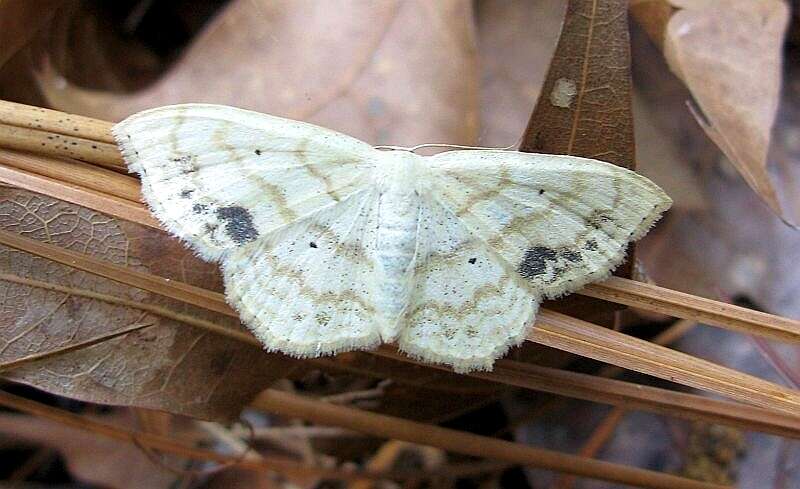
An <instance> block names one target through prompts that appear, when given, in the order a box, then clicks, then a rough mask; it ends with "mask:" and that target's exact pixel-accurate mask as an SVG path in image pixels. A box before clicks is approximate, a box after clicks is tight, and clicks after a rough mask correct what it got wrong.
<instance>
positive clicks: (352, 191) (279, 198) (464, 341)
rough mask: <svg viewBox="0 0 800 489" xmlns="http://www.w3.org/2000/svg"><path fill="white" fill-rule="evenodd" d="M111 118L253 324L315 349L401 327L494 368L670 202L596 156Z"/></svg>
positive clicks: (292, 128)
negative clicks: (541, 309) (376, 143)
mask: <svg viewBox="0 0 800 489" xmlns="http://www.w3.org/2000/svg"><path fill="white" fill-rule="evenodd" d="M113 132H114V135H115V138H116V139H117V141H118V144H119V146H120V148H121V150H122V153H123V156H124V158H125V161H126V162H127V164H128V166H129V168H130V169H131V170H132V171H134V172H136V173H138V174H139V175H140V176H141V180H142V192H143V195H144V197H145V200H146V201H147V203H148V204H149V206H150V208H151V210H152V211H153V213H154V215H155V216H156V217H157V218H158V219H159V220H160V221H161V222H162V223H163V224H164V226H165V227H166V228H167V229H168V230H169V231H170V232H171V233H172V234H174V235H176V236H177V237H179V238H181V239H183V240H184V241H186V242H187V243H188V244H189V245H190V246H191V247H192V248H193V249H194V250H195V251H196V252H197V253H198V254H199V255H201V256H202V257H204V258H205V259H207V260H214V261H218V262H220V264H221V266H222V270H223V275H224V278H225V290H226V297H227V299H228V301H229V302H230V303H231V304H232V305H233V306H234V307H235V308H236V309H237V310H238V311H239V314H240V317H241V319H242V321H243V323H244V324H246V325H247V326H248V327H249V328H250V329H251V331H253V333H254V334H255V336H257V337H258V338H259V339H260V340H261V341H262V342H263V343H264V345H265V347H266V348H268V349H270V350H279V351H283V352H286V353H289V354H292V355H295V356H299V357H309V356H312V357H313V356H319V355H323V354H330V353H336V352H340V351H347V350H352V349H365V348H371V347H374V346H376V345H378V344H379V343H381V342H389V341H396V342H397V344H398V346H399V347H400V349H401V350H403V351H406V352H408V353H409V354H410V355H412V356H414V357H417V358H420V359H422V360H425V361H429V362H438V363H445V364H447V365H450V366H452V367H453V368H454V369H455V370H457V371H462V372H466V371H470V370H475V369H491V366H492V364H493V362H494V360H495V359H496V358H498V357H500V356H502V355H503V354H504V353H505V352H506V351H507V350H508V348H509V347H511V346H513V345H516V344H519V343H520V342H521V341H523V339H524V337H525V334H526V332H527V330H528V328H529V327H531V326H532V323H533V319H534V316H535V314H536V311H537V308H538V305H539V303H540V302H541V300H542V299H543V298H546V297H556V296H559V295H562V294H565V293H569V292H572V291H575V290H577V289H578V288H580V287H581V286H582V285H584V284H586V283H587V282H590V281H593V280H598V279H601V278H603V277H605V276H606V275H608V274H609V273H610V271H611V270H612V269H613V268H614V267H615V266H616V265H617V264H618V263H619V262H620V261H621V260H622V259H623V257H624V253H625V248H626V246H627V243H628V242H629V241H631V240H634V239H638V238H639V237H641V236H642V235H643V234H644V233H645V232H646V231H647V229H648V228H649V227H650V226H652V224H653V223H654V222H655V221H656V220H657V219H658V217H659V216H660V215H661V213H662V212H663V211H664V210H666V209H667V208H668V207H669V205H670V200H669V198H668V197H667V196H666V195H665V194H664V193H663V192H662V191H661V190H660V189H659V188H658V187H657V186H656V185H655V184H653V183H652V182H650V181H649V180H647V179H646V178H644V177H641V176H639V175H637V174H636V173H634V172H631V171H628V170H625V169H623V168H619V167H616V166H613V165H610V164H608V163H604V162H600V161H596V160H589V159H583V158H575V157H569V156H553V155H537V154H527V153H518V152H514V151H490V150H469V151H449V152H445V153H441V154H439V155H436V156H433V157H421V156H418V155H413V154H411V153H408V152H398V151H379V150H378V149H376V148H373V147H371V146H370V145H368V144H367V143H364V142H361V141H359V140H357V139H354V138H351V137H349V136H346V135H343V134H340V133H337V132H334V131H331V130H328V129H324V128H321V127H317V126H313V125H311V124H306V123H302V122H297V121H292V120H287V119H282V118H278V117H273V116H268V115H265V114H259V113H256V112H250V111H245V110H241V109H235V108H232V107H225V106H215V105H206V104H187V105H179V106H169V107H161V108H157V109H152V110H149V111H145V112H141V113H139V114H135V115H133V116H131V117H130V118H128V119H126V120H125V121H123V122H121V123H119V124H117V125H116V126H114V129H113ZM393 165H394V166H393ZM403 165H406V166H403ZM390 167H391V168H394V169H393V170H391V171H389V170H387V168H390ZM398 168H399V169H400V170H401V171H398ZM387 189H388V190H387ZM387 193H389V194H391V195H388V196H387V195H385V194H387ZM387 197H391V198H387Z"/></svg>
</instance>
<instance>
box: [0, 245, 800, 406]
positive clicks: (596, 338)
mask: <svg viewBox="0 0 800 489" xmlns="http://www.w3.org/2000/svg"><path fill="white" fill-rule="evenodd" d="M0 243H2V244H4V245H6V246H10V247H12V248H15V249H19V250H22V251H25V252H28V253H32V254H34V255H37V256H41V257H43V258H47V259H50V260H53V261H56V262H59V263H62V264H65V265H68V266H71V267H75V268H78V269H81V270H84V271H87V272H89V273H94V274H97V275H100V276H103V277H106V278H109V279H111V280H115V281H117V282H120V283H123V284H126V285H130V286H133V287H137V288H141V289H144V290H147V291H150V292H154V293H156V294H160V295H163V296H166V297H170V298H172V299H176V300H180V301H182V302H185V303H188V304H192V305H195V306H197V307H201V308H204V309H209V310H213V311H215V312H220V313H222V314H226V315H229V316H231V317H236V313H235V311H233V310H232V309H231V308H230V307H229V306H228V305H227V304H226V303H225V298H224V296H223V295H222V294H220V293H217V292H212V291H209V290H206V289H203V288H200V287H195V286H191V285H188V284H185V283H182V282H178V281H175V280H166V279H163V278H161V277H156V276H154V275H151V274H148V273H145V272H138V271H135V270H132V269H130V268H127V267H124V266H120V265H114V264H111V263H109V262H105V261H103V260H99V259H97V258H93V257H90V256H88V255H83V254H81V253H77V252H74V251H70V250H66V249H63V248H60V247H57V246H54V245H49V244H46V243H41V242H38V241H35V240H31V239H28V238H24V237H22V236H19V235H17V234H14V233H9V232H7V231H0ZM186 319H187V321H186V322H187V324H193V325H198V324H199V323H200V322H198V320H195V319H189V318H186ZM536 325H537V327H536V328H534V329H533V331H532V333H531V338H530V339H532V340H533V341H536V342H539V343H542V344H546V345H548V346H553V347H556V348H559V349H563V350H565V351H571V352H573V353H578V354H581V355H584V356H587V357H589V358H595V359H597V360H601V361H605V362H607V363H611V364H614V365H618V366H621V367H624V368H628V369H631V370H635V371H639V372H642V373H647V374H650V375H653V376H656V377H660V378H665V379H667V380H673V381H675V382H679V383H683V384H685V385H689V386H692V387H697V388H700V389H705V390H709V391H711V392H716V393H719V394H723V395H726V396H729V397H732V398H734V399H738V400H742V401H744V402H747V403H751V404H755V405H758V406H762V407H765V408H768V409H776V410H782V411H789V412H791V413H796V412H797V407H798V406H800V395H798V394H797V392H795V391H792V390H789V389H786V388H784V387H781V386H778V385H776V384H772V383H770V382H767V381H764V380H761V379H758V378H755V377H751V376H748V375H745V374H742V373H740V372H737V371H735V370H732V369H728V368H725V367H721V366H718V365H715V364H713V363H710V362H707V361H703V360H699V359H696V358H694V357H691V356H690V355H686V354H682V353H679V352H675V351H672V350H669V349H667V348H664V347H660V346H658V345H654V344H652V343H649V342H647V341H643V340H638V339H636V338H633V337H630V336H627V335H624V334H622V333H619V332H616V331H612V330H608V329H606V328H603V327H600V326H597V325H594V324H591V323H587V322H584V321H579V320H577V319H574V318H571V317H569V316H565V315H561V314H557V313H553V312H551V311H546V310H543V311H542V312H541V313H540V314H539V317H538V318H537V323H536ZM200 327H202V326H200ZM227 331H228V332H230V330H227ZM242 334H244V333H242ZM247 336H248V338H249V340H248V341H253V340H252V337H250V336H249V335H247ZM497 380H498V381H499V382H503V379H502V378H498V379H497Z"/></svg>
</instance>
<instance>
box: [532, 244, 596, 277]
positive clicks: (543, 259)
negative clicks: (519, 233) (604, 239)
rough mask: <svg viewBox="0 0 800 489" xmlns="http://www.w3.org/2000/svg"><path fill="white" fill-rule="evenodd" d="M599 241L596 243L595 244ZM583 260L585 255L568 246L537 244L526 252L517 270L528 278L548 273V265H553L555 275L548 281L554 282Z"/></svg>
mask: <svg viewBox="0 0 800 489" xmlns="http://www.w3.org/2000/svg"><path fill="white" fill-rule="evenodd" d="M596 245H597V243H595V246H596ZM581 260H583V256H582V255H581V253H580V252H579V251H575V250H571V249H568V248H557V249H553V248H547V247H545V246H536V247H534V248H532V249H530V250H527V251H526V252H525V256H524V257H523V258H522V262H520V264H519V266H518V267H517V272H519V274H520V275H522V276H523V277H525V278H527V279H533V278H537V277H539V276H541V275H545V274H546V273H547V266H548V264H550V265H551V266H552V270H553V275H552V278H550V279H549V280H548V282H552V281H554V280H555V279H557V278H558V277H560V276H561V275H563V274H564V272H566V271H567V270H568V269H569V268H570V267H571V266H572V265H571V264H574V263H579V262H580V261H581Z"/></svg>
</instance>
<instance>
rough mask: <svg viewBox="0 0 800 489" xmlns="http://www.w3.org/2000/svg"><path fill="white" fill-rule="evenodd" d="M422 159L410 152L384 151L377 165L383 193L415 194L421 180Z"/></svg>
mask: <svg viewBox="0 0 800 489" xmlns="http://www.w3.org/2000/svg"><path fill="white" fill-rule="evenodd" d="M421 163H422V157H421V156H419V155H417V154H415V153H412V152H410V151H400V150H391V151H382V152H381V160H380V161H379V162H378V163H377V165H376V170H377V171H376V174H377V177H378V181H377V184H378V187H379V189H380V190H381V192H392V193H406V192H411V193H413V191H414V189H415V187H416V184H417V181H418V180H419V178H418V177H419V175H418V173H419V169H420V168H421V167H422V165H421Z"/></svg>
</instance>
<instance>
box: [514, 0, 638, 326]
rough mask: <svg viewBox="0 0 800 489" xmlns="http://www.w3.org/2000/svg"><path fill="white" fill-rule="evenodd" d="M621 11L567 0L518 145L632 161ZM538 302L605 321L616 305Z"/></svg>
mask: <svg viewBox="0 0 800 489" xmlns="http://www.w3.org/2000/svg"><path fill="white" fill-rule="evenodd" d="M627 12H628V0H609V1H606V2H598V1H595V0H573V1H570V2H568V3H567V11H566V14H565V16H564V24H563V27H562V29H561V35H560V37H559V40H558V45H557V46H556V50H555V54H554V56H553V59H552V61H551V63H550V67H549V69H548V72H547V77H546V78H545V82H544V86H543V87H542V91H541V93H540V94H539V99H538V101H537V103H536V107H535V108H534V110H533V114H532V115H531V118H530V121H529V122H528V127H527V128H526V130H525V134H524V135H523V138H522V143H521V144H520V146H519V149H520V151H529V152H534V153H549V154H567V155H574V156H584V157H587V158H596V159H599V160H603V161H608V162H610V163H613V164H615V165H619V166H623V167H626V168H630V169H635V168H636V161H635V160H636V157H635V145H634V137H633V112H632V107H631V97H632V85H631V73H630V40H629V34H628V17H627ZM631 255H632V253H631ZM631 270H632V268H631V265H630V260H629V261H627V262H626V263H625V264H623V265H622V266H620V267H619V268H618V269H617V270H616V272H615V274H616V275H620V276H625V277H629V276H630V274H631ZM545 307H549V308H552V309H555V310H559V311H569V313H570V314H572V315H575V316H577V317H581V318H584V319H591V320H593V321H596V322H601V323H605V324H608V323H609V322H610V317H609V314H610V313H611V311H613V310H614V309H616V306H612V305H610V304H608V303H603V302H600V301H596V300H589V299H585V298H580V297H578V298H576V297H574V296H573V297H568V298H566V299H564V300H560V301H557V302H553V301H550V302H548V303H546V304H545Z"/></svg>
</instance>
